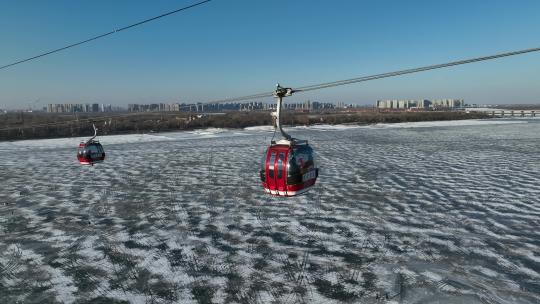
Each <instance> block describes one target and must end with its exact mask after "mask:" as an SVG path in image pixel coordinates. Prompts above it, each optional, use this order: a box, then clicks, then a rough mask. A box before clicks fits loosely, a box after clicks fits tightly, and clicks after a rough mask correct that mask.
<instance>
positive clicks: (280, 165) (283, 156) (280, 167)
mask: <svg viewBox="0 0 540 304" xmlns="http://www.w3.org/2000/svg"><path fill="white" fill-rule="evenodd" d="M287 152H288V150H287V149H280V151H279V152H278V155H277V159H276V185H277V190H278V194H279V195H287V172H286V169H287Z"/></svg>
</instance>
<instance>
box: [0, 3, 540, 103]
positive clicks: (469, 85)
mask: <svg viewBox="0 0 540 304" xmlns="http://www.w3.org/2000/svg"><path fill="white" fill-rule="evenodd" d="M194 2H195V1H152V2H132V1H127V0H119V1H114V2H110V1H105V0H99V1H92V2H81V3H74V2H72V1H67V0H59V1H54V2H44V1H37V0H34V1H24V2H10V3H3V4H2V5H0V20H1V21H0V37H2V48H0V65H3V64H8V63H11V62H13V61H16V60H18V59H22V58H26V57H30V56H33V55H36V54H39V53H41V52H43V51H48V50H51V49H54V48H57V47H61V46H64V45H66V44H69V43H73V42H76V41H80V40H83V39H85V38H88V37H91V36H95V35H96V34H100V33H103V32H107V31H110V30H112V29H114V28H118V27H121V26H124V25H127V24H131V23H133V22H136V21H139V20H142V19H145V18H148V17H152V16H155V15H159V14H161V13H163V12H166V11H170V10H172V9H175V8H179V7H182V6H185V5H189V4H191V3H194ZM538 37H540V2H538V1H533V0H525V1H519V3H517V2H508V1H502V0H495V1H490V2H489V7H488V6H486V4H485V2H481V1H476V2H470V1H452V2H439V1H437V2H435V1H406V2H404V1H390V0H387V1H377V2H364V1H353V0H346V1H339V2H335V1H316V2H314V1H308V0H299V1H285V0H276V1H248V0H239V1H212V2H210V3H208V4H205V5H202V6H200V7H197V8H194V9H192V10H188V11H185V12H182V13H179V14H177V15H172V16H169V17H166V18H163V19H160V20H158V21H155V22H152V23H148V24H146V25H144V26H141V27H137V28H134V29H132V30H129V31H125V32H122V33H118V34H115V35H112V36H110V37H107V38H104V39H101V40H98V41H94V42H91V43H89V44H86V45H83V46H80V47H77V48H73V49H70V50H67V51H65V52H60V53H57V54H53V55H51V56H47V57H43V58H41V59H39V60H36V61H32V62H28V63H24V64H21V65H18V66H15V67H12V68H8V69H5V70H1V71H0V109H1V108H7V109H13V108H21V109H22V108H28V107H37V108H43V107H45V106H46V105H47V104H56V103H58V104H60V103H74V104H76V103H81V104H84V103H104V104H111V105H113V106H126V105H127V104H130V103H163V102H165V103H168V102H184V101H185V102H207V101H212V100H215V99H220V98H225V97H236V96H243V95H249V94H252V93H259V92H267V91H270V90H272V89H273V87H274V85H275V83H277V82H280V83H282V84H283V85H285V86H292V87H295V86H303V85H308V84H313V83H319V82H325V81H333V80H340V79H346V78H350V77H357V76H362V75H370V74H375V73H381V72H389V71H394V70H399V69H404V68H411V67H417V66H423V65H428V64H434V63H443V62H447V61H452V60H456V59H463V58H470V57H476V56H482V55H490V54H495V53H499V52H505V51H510V50H518V49H524V48H530V47H538V46H540V41H539V40H538ZM538 71H540V54H538V53H532V54H526V55H522V56H518V57H512V58H504V59H499V60H495V61H490V62H483V63H477V64H471V65H467V66H460V67H455V68H449V69H444V70H438V71H430V72H425V73H422V74H416V75H406V76H400V77H396V78H393V79H385V80H376V81H372V82H369V83H363V84H356V85H350V86H344V87H339V88H332V89H327V90H321V91H316V92H313V93H309V94H297V95H295V96H293V97H290V98H288V99H287V102H291V103H299V102H304V101H305V100H308V99H311V100H323V101H333V102H337V101H339V102H344V103H359V104H364V105H369V104H374V103H375V102H376V100H387V99H388V100H390V99H396V98H399V99H403V100H407V99H417V98H418V97H419V96H422V97H425V98H428V99H429V98H433V99H436V98H440V97H444V96H457V97H459V98H460V99H465V100H467V101H468V103H477V104H512V103H514V104H525V103H540V86H539V85H538V83H540V73H538ZM258 101H263V102H264V101H270V99H267V100H264V99H263V100H258Z"/></svg>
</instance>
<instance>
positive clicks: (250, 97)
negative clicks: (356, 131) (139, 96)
mask: <svg viewBox="0 0 540 304" xmlns="http://www.w3.org/2000/svg"><path fill="white" fill-rule="evenodd" d="M538 51H540V48H531V49H525V50H519V51H513V52H507V53H500V54H496V55H490V56H484V57H477V58H471V59H464V60H459V61H453V62H449V63H443V64H436V65H429V66H424V67H419V68H413V69H406V70H400V71H395V72H388V73H382V74H375V75H369V76H362V77H357V78H350V79H345V80H339V81H333V82H326V83H320V84H314V85H309V86H303V87H298V88H293V92H308V91H314V90H320V89H325V88H331V87H336V86H342V85H347V84H353V83H358V82H364V81H370V80H376V79H381V78H389V77H395V76H400V75H405V74H412V73H418V72H423V71H429V70H435V69H441V68H447V67H451V66H457V65H463V64H468V63H474V62H480V61H487V60H493V59H497V58H502V57H509V56H515V55H521V54H526V53H532V52H538ZM272 96H274V92H266V93H259V94H252V95H246V96H241V97H233V98H224V99H218V100H213V101H208V102H204V103H193V104H189V105H182V106H180V107H179V109H190V111H191V109H192V108H193V107H197V108H198V106H205V105H211V104H223V103H234V102H239V101H246V100H254V99H261V98H268V97H272ZM137 114H140V113H137V112H136V113H131V114H124V115H118V116H117V117H119V116H127V115H137ZM108 118H114V116H109V117H106V116H105V117H100V119H101V120H104V119H108ZM88 120H90V119H88ZM75 121H77V120H72V121H63V122H57V123H56V122H55V123H54V124H55V125H56V124H67V123H70V122H75ZM33 127H36V126H32V125H29V126H21V127H9V128H3V129H0V131H6V130H12V129H20V128H25V129H26V128H33Z"/></svg>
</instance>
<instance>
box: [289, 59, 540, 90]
mask: <svg viewBox="0 0 540 304" xmlns="http://www.w3.org/2000/svg"><path fill="white" fill-rule="evenodd" d="M538 51H540V48H532V49H525V50H520V51H513V52H508V53H501V54H496V55H490V56H485V57H477V58H471V59H464V60H459V61H453V62H449V63H443V64H436V65H429V66H424V67H420V68H413V69H407V70H401V71H395V72H389V73H383V74H376V75H370V76H362V77H357V78H351V79H345V80H339V81H333V82H327V83H321V84H315V85H309V86H304V87H298V88H295V89H294V91H295V92H307V91H314V90H320V89H324V88H331V87H336V86H342V85H347V84H353V83H358V82H364V81H369V80H375V79H381V78H388V77H395V76H400V75H405V74H412V73H418V72H423V71H429V70H436V69H442V68H447V67H451V66H456V65H462V64H468V63H474V62H480V61H486V60H493V59H497V58H502V57H509V56H515V55H521V54H526V53H532V52H538Z"/></svg>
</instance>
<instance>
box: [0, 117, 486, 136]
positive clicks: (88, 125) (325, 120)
mask: <svg viewBox="0 0 540 304" xmlns="http://www.w3.org/2000/svg"><path fill="white" fill-rule="evenodd" d="M0 117H1V118H4V119H2V120H3V121H2V123H1V124H0V141H16V140H26V139H49V138H66V137H91V136H92V135H93V131H92V123H95V124H96V126H97V127H98V129H99V132H98V135H122V134H147V133H150V134H152V133H162V132H178V131H192V130H196V129H206V128H227V129H244V128H246V127H256V126H264V125H272V117H271V115H270V112H229V113H222V114H221V115H215V114H212V113H209V114H200V113H192V114H189V113H170V112H145V113H129V114H127V113H124V114H112V115H111V114H109V115H108V116H106V115H90V114H87V115H78V116H77V118H78V120H74V119H73V117H74V115H73V114H44V113H24V116H22V117H21V114H19V113H14V114H4V115H3V116H0ZM488 118H490V116H488V115H486V114H483V113H465V112H459V111H426V112H376V111H361V112H327V113H298V112H288V113H285V115H284V117H283V121H282V123H283V124H284V125H289V126H298V125H302V126H310V125H316V124H328V125H338V124H346V125H370V124H376V123H402V122H420V121H445V120H465V119H488Z"/></svg>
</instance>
